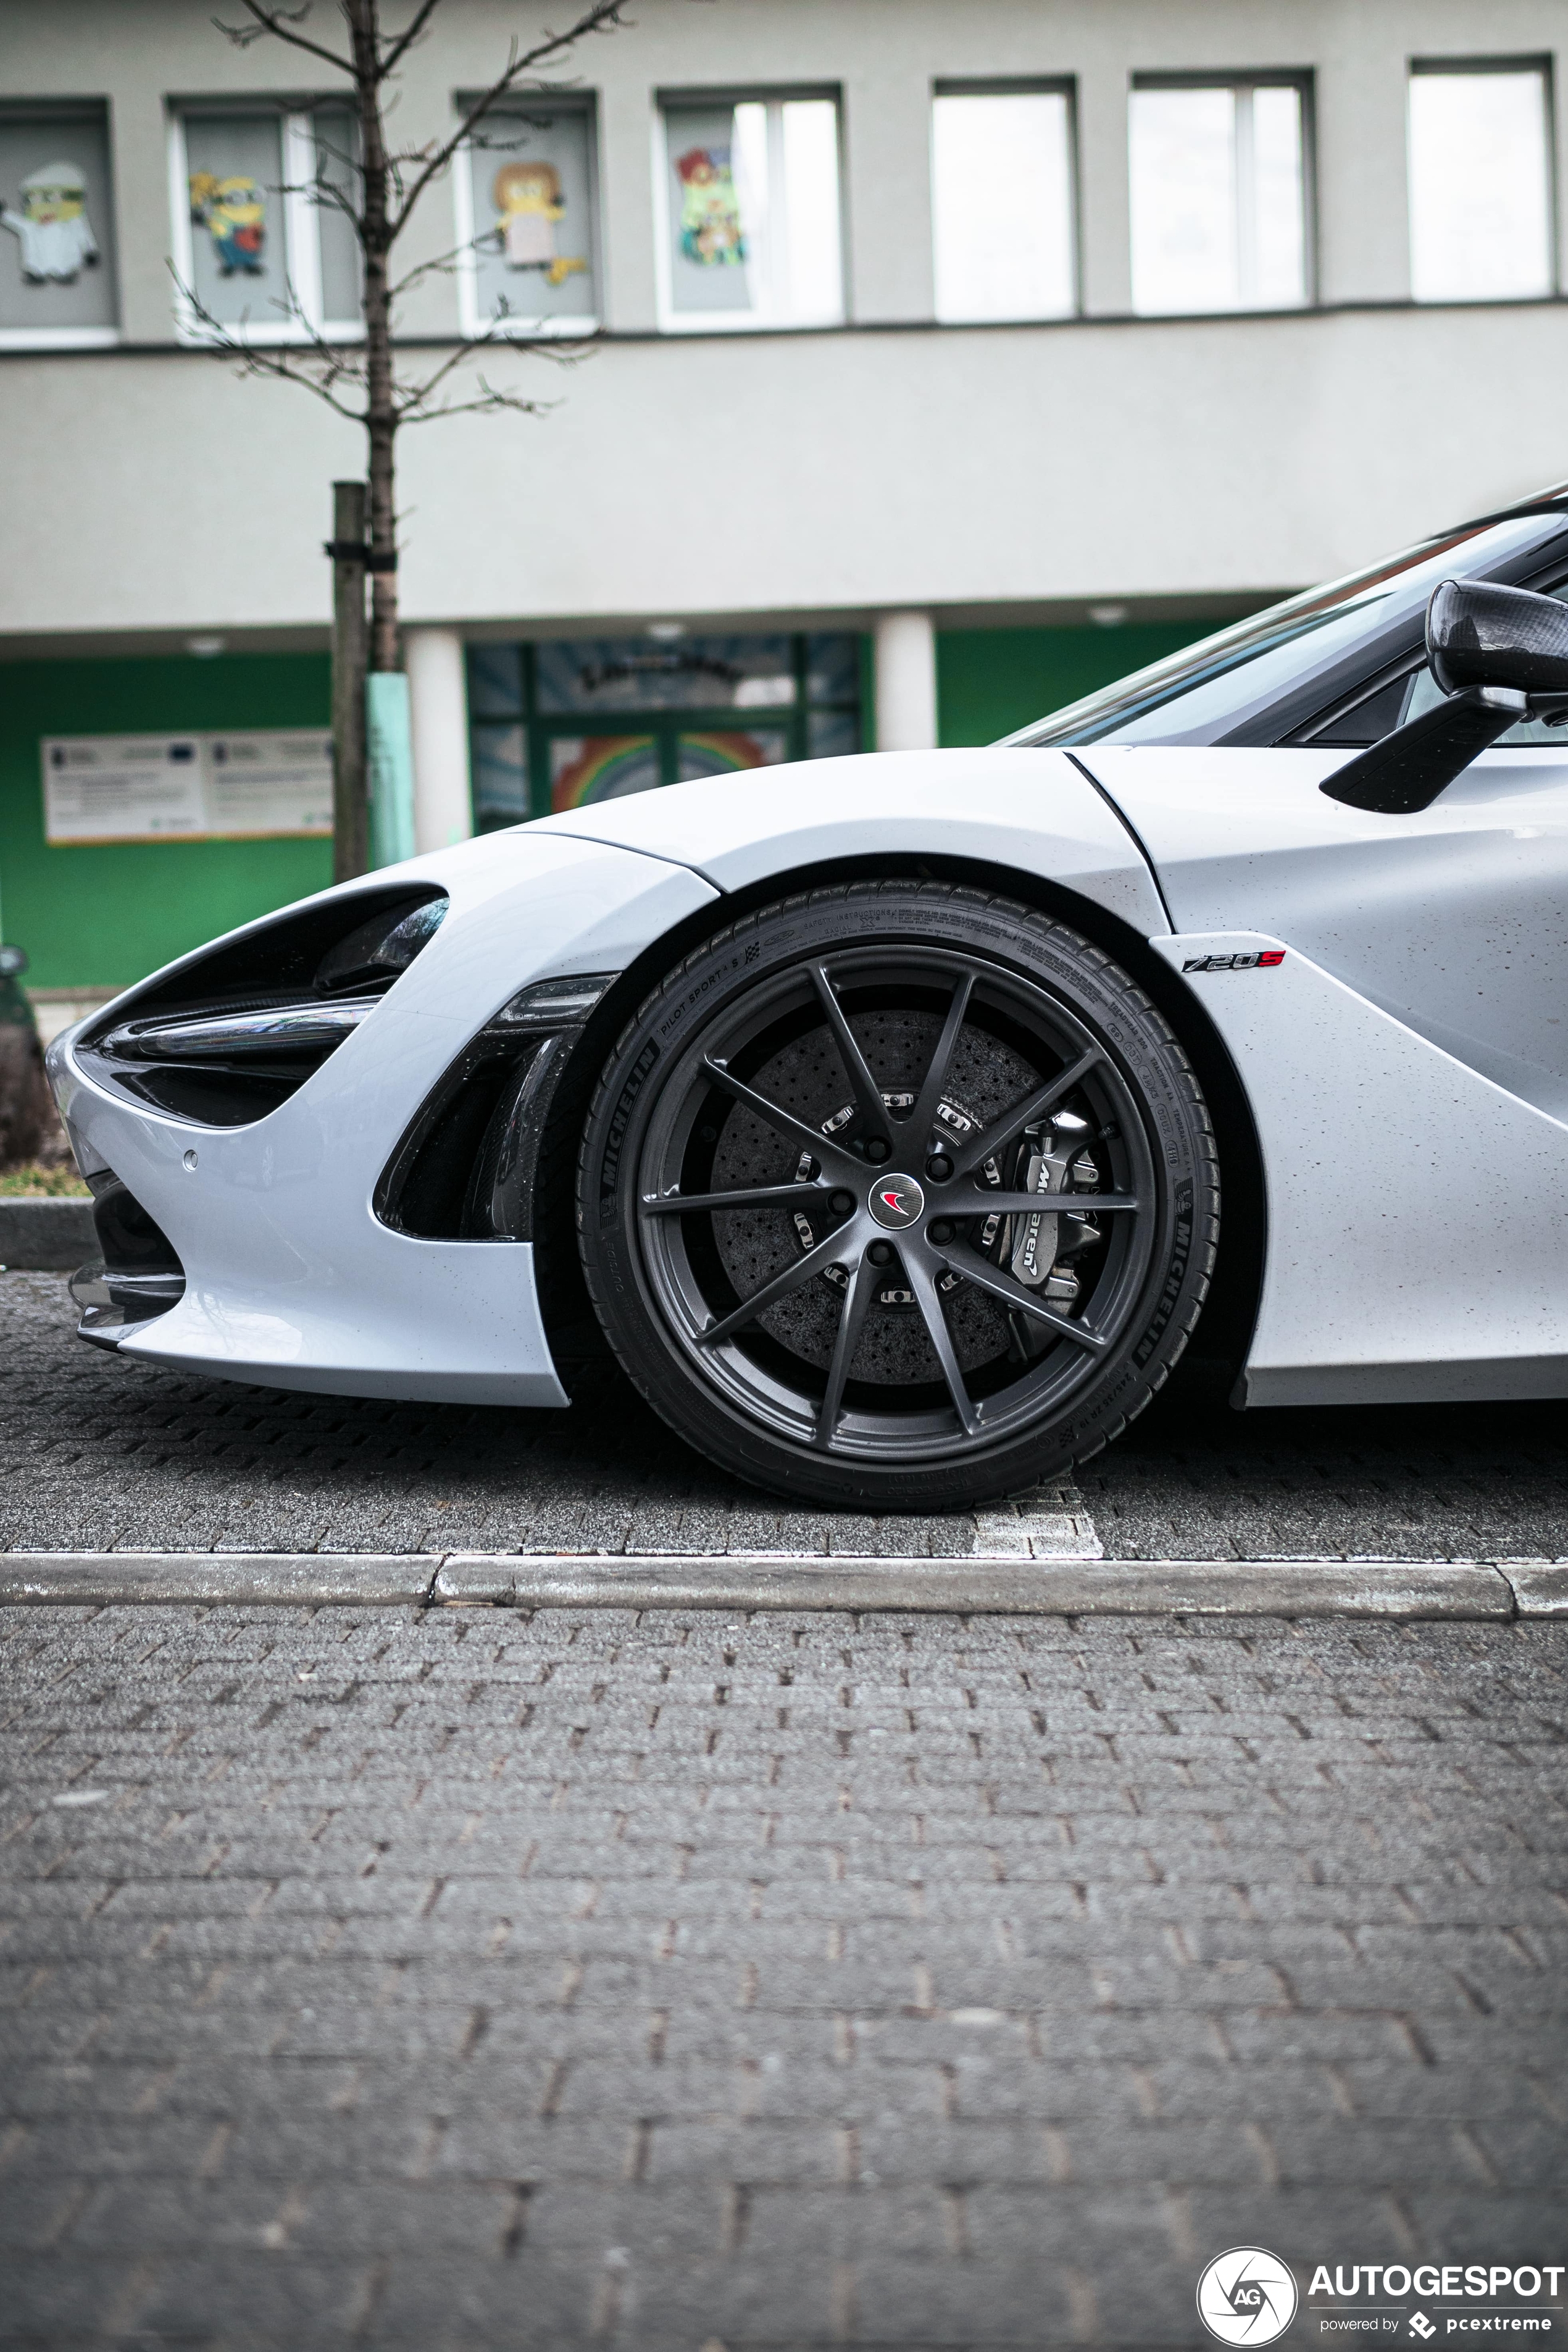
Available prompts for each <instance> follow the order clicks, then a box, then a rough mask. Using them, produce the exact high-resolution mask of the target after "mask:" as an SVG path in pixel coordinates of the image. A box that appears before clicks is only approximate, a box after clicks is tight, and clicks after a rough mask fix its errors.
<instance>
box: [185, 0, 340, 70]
mask: <svg viewBox="0 0 1568 2352" xmlns="http://www.w3.org/2000/svg"><path fill="white" fill-rule="evenodd" d="M240 6H241V7H242V8H246V9H248V10H249V12H250V14H251V16H254V17H255V19H256V22H255V23H254V24H253V25H225V23H224V21H223V18H222V17H221V16H214V18H213V23H214V25H215V26H217V29H218V31H219V32H220V33H222V34H223V35H224V37H225V39H227V40H231V41H232V42H233V43H234V45H235V48H236V49H248V48H249V47H250V45H251V43H252V42H253V41H259V40H260V39H261V37H262V35H263V34H264V33H271V34H272V35H273V37H274V38H275V39H277V40H279V41H287V43H288V45H289V47H290V48H295V49H305V50H307V51H308V53H309V55H310V56H311V57H313V58H323V59H325V61H326V63H327V64H328V65H329V66H336V67H337V68H338V71H339V72H340V73H345V74H347V75H348V76H349V78H350V80H351V79H353V72H354V68H353V66H352V65H351V64H350V60H349V59H348V58H340V57H339V56H338V55H337V53H336V51H335V50H332V49H324V48H323V47H321V44H320V42H319V41H308V40H307V39H306V37H305V36H304V34H303V33H295V32H291V31H290V30H289V26H292V25H301V24H303V23H304V21H305V19H306V17H307V16H308V15H309V14H310V0H304V5H303V6H302V7H299V8H264V7H263V6H262V5H261V0H240Z"/></svg>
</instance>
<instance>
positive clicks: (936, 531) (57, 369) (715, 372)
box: [0, 0, 1568, 646]
mask: <svg viewBox="0 0 1568 2352" xmlns="http://www.w3.org/2000/svg"><path fill="white" fill-rule="evenodd" d="M549 13H550V12H548V11H543V10H542V9H540V8H539V7H537V6H529V5H525V6H524V7H522V8H520V9H519V8H517V7H513V6H505V7H503V6H501V5H498V0H444V5H443V6H442V8H441V9H440V11H439V13H438V15H437V17H436V19H435V28H434V32H433V34H432V36H431V37H430V38H429V40H428V41H427V42H426V43H425V44H424V45H423V47H421V48H420V49H419V51H418V52H417V53H416V57H415V59H414V62H413V66H412V68H411V69H410V71H409V73H408V75H407V77H406V80H405V84H404V89H403V92H402V103H401V106H400V109H399V114H398V121H399V124H400V127H401V130H402V133H403V134H404V135H405V136H407V137H408V138H410V139H415V140H417V139H423V138H427V137H436V136H439V135H440V133H441V131H443V129H444V127H445V126H446V125H447V124H448V123H449V121H450V120H451V104H452V96H453V93H454V92H455V90H457V89H464V88H470V87H473V86H474V85H476V84H477V83H478V82H480V81H481V80H482V79H483V78H484V76H485V74H486V68H492V67H493V65H494V63H495V61H496V60H497V58H498V57H500V56H501V55H502V54H504V50H505V46H506V42H507V37H509V35H510V33H511V32H512V31H513V30H514V29H521V30H525V31H526V30H527V28H528V26H529V25H530V24H531V23H533V22H535V21H536V20H537V19H538V17H540V16H542V15H545V14H549ZM553 13H554V16H556V18H557V19H558V20H559V17H560V16H563V15H564V14H565V13H566V12H565V10H557V11H555V12H553ZM632 13H633V14H634V16H635V17H636V20H637V21H636V26H635V27H634V28H633V29H630V30H627V31H625V32H622V33H619V34H617V35H615V36H614V37H609V38H605V39H601V40H595V41H593V42H591V43H589V44H587V45H586V46H585V48H584V51H583V53H582V56H581V58H580V79H581V82H582V84H583V86H585V87H588V88H591V89H595V90H596V91H597V92H598V94H599V105H600V124H601V204H602V219H603V230H604V249H605V268H604V274H603V284H604V307H605V316H606V320H607V323H608V326H609V328H610V330H611V335H610V338H609V339H608V340H607V341H606V343H605V345H604V347H602V348H601V349H600V350H599V351H598V352H595V353H594V354H593V355H592V356H591V358H590V359H589V360H588V361H587V362H584V363H583V364H582V365H580V366H579V367H576V368H574V369H570V370H568V371H565V372H558V371H557V370H555V369H554V368H553V367H552V366H551V365H550V364H549V362H546V361H541V360H537V359H530V358H528V357H526V356H524V355H521V354H514V355H509V356H507V357H503V358H500V359H487V360H486V366H487V367H488V368H490V370H491V371H492V373H495V374H496V375H497V378H504V380H506V381H509V382H512V381H515V382H517V383H519V384H520V385H521V386H523V387H524V388H526V389H527V390H528V391H529V392H534V393H538V394H540V395H542V396H544V397H546V398H549V399H553V400H555V401H557V402H558V403H559V405H558V406H557V407H556V408H555V410H554V412H553V413H552V415H550V416H549V418H548V419H545V420H542V421H536V420H528V419H524V418H520V417H516V416H510V415H507V416H499V417H492V418H484V419H465V420H463V421H460V422H457V423H455V424H450V425H432V426H429V427H426V428H422V429H421V430H420V431H418V432H415V433H412V434H410V435H409V436H408V437H407V439H406V441H405V444H404V458H403V462H404V475H403V484H404V502H405V505H406V506H407V508H408V509H409V519H408V523H407V533H406V535H407V541H408V556H407V560H406V568H405V573H404V587H405V594H406V600H407V607H408V611H409V614H410V617H411V618H452V619H457V620H460V621H464V622H470V623H485V622H489V621H496V622H499V621H502V620H528V621H539V622H543V623H546V624H550V623H554V624H556V625H560V624H563V623H565V622H567V621H572V620H576V619H580V618H586V617H591V616H594V615H606V616H609V615H626V616H636V615H639V614H653V613H660V612H670V613H683V612H684V613H692V614H706V613H722V612H747V611H757V612H783V611H791V612H794V611H800V612H804V611H808V610H810V611H841V612H845V613H848V612H852V611H862V610H863V611H867V612H869V611H872V610H875V609H881V608H885V607H887V606H889V605H893V606H904V605H909V604H932V605H936V606H937V607H939V608H946V609H949V610H951V609H953V608H956V607H962V608H973V607H981V608H985V609H988V610H991V611H994V613H995V614H996V616H997V617H998V618H1003V617H1007V616H1009V614H1013V613H1017V612H1022V611H1025V610H1028V609H1033V608H1038V607H1040V606H1042V605H1052V604H1061V603H1063V602H1066V603H1068V604H1071V601H1072V600H1074V599H1079V600H1082V599H1089V598H1093V597H1095V596H1105V595H1116V596H1132V597H1139V598H1141V597H1153V598H1159V597H1192V596H1209V595H1222V594H1235V595H1240V594H1243V593H1252V592H1255V591H1259V592H1260V591H1265V590H1267V589H1270V588H1273V587H1277V586H1281V585H1284V584H1288V583H1295V582H1299V581H1302V580H1307V579H1311V578H1312V577H1314V576H1317V575H1319V574H1322V573H1323V572H1332V571H1334V570H1338V569H1343V568H1346V567H1348V566H1350V565H1351V564H1354V563H1355V562H1360V561H1361V560H1363V559H1364V557H1366V556H1368V555H1370V554H1373V553H1375V552H1376V551H1378V550H1379V549H1380V548H1383V547H1385V546H1386V545H1388V544H1390V543H1392V542H1395V541H1399V540H1401V539H1404V538H1406V537H1409V536H1412V535H1414V534H1415V533H1416V532H1417V531H1419V530H1422V529H1425V528H1427V526H1429V525H1431V524H1433V523H1436V522H1438V521H1440V520H1443V519H1445V518H1447V517H1448V516H1451V515H1453V514H1455V513H1462V512H1466V511H1469V510H1472V509H1477V508H1479V507H1484V506H1485V505H1487V504H1489V503H1491V502H1493V501H1496V500H1500V499H1507V498H1509V497H1511V496H1512V495H1515V494H1517V493H1520V492H1521V491H1524V490H1527V489H1529V488H1532V487H1534V486H1536V485H1538V484H1539V483H1540V482H1542V481H1543V480H1546V479H1548V478H1553V477H1555V476H1557V475H1559V474H1568V439H1565V438H1564V436H1563V429H1562V424H1561V413H1562V411H1561V395H1560V391H1559V386H1560V384H1561V383H1562V381H1563V359H1564V357H1565V356H1568V351H1565V341H1564V338H1565V321H1568V306H1561V305H1559V304H1557V303H1545V304H1541V303H1537V304H1521V305H1510V306H1500V307H1497V308H1487V309H1470V310H1463V309H1447V310H1411V309H1409V308H1408V307H1405V304H1406V295H1407V272H1406V222H1405V179H1404V172H1405V164H1404V105H1405V77H1406V63H1407V59H1408V58H1409V57H1410V56H1411V55H1412V54H1416V55H1422V56H1443V55H1456V56H1458V55H1466V54H1475V55H1487V56H1496V55H1500V54H1515V53H1518V54H1525V53H1539V52H1542V51H1548V50H1551V49H1552V47H1553V45H1554V43H1555V42H1556V41H1557V39H1558V38H1559V37H1560V35H1561V28H1562V26H1563V22H1564V19H1563V14H1562V10H1561V8H1560V7H1559V6H1558V5H1556V0H1489V5H1485V6H1482V5H1480V0H1386V5H1379V0H1341V5H1311V0H1202V5H1179V0H1075V5H1061V0H964V5H961V6H955V5H952V0H706V5H699V0H638V5H637V7H636V9H635V10H634V12H632ZM211 14H212V12H211V8H210V5H209V0H49V5H47V6H39V5H37V0H0V54H3V55H4V56H5V86H6V89H7V91H8V92H9V93H11V94H15V95H17V96H37V97H47V96H54V95H57V96H70V97H81V96H105V97H107V98H108V99H109V100H110V107H111V115H112V130H113V145H114V155H115V169H116V194H117V206H118V211H119V215H120V220H119V226H120V251H121V255H122V267H121V289H120V290H121V300H122V313H123V328H124V335H125V341H126V346H127V347H126V348H125V349H123V350H121V351H120V352H108V353H92V354H88V353H82V354H71V355H57V356H45V355H15V354H8V355H5V356H4V357H0V436H3V446H4V447H5V453H6V459H5V475H6V485H7V488H6V497H5V515H4V521H3V522H0V535H3V540H4V545H5V556H6V560H5V562H4V564H3V565H0V635H5V636H6V637H7V638H8V640H9V641H10V642H11V643H12V644H13V646H15V645H16V643H17V642H18V641H20V640H25V639H32V638H35V637H37V636H38V635H46V636H50V637H53V636H56V635H60V634H61V633H70V632H78V631H84V632H85V631H90V632H99V633H102V632H109V633H114V632H130V631H137V630H143V631H149V632H158V631H165V632H167V631H179V630H183V629H187V628H223V629H227V630H236V631H244V630H246V629H247V628H257V629H259V628H271V629H277V628H287V627H292V626H301V625H305V626H312V627H314V626H318V625H321V624H323V623H324V622H325V619H326V614H327V595H326V588H327V583H326V576H325V574H326V567H325V565H324V563H323V562H322V560H321V557H320V553H319V543H320V541H321V540H322V538H323V537H324V536H325V535H326V530H327V509H328V488H327V485H328V484H329V480H330V478H331V477H332V476H333V475H334V474H341V473H350V472H353V471H355V470H357V465H358V447H357V441H356V436H355V434H354V432H353V430H352V428H351V427H350V426H348V425H343V424H340V423H339V422H338V421H336V420H334V419H333V418H332V417H330V416H329V415H328V414H327V413H326V412H325V411H324V410H321V409H319V407H318V406H317V405H316V404H313V403H312V402H311V401H310V400H309V398H308V395H306V394H303V393H300V392H297V391H290V390H287V389H284V388H280V387H277V386H275V385H268V384H265V383H237V382H235V380H234V376H233V373H232V364H231V363H228V362H222V361H215V360H214V359H212V358H210V357H205V356H202V355H197V354H193V353H188V352H180V351H178V350H177V348H175V347H174V344H173V324H172V306H171V299H170V280H169V274H168V270H167V267H166V262H165V256H166V255H167V253H168V251H169V222H168V201H169V200H168V174H167V164H166V152H165V100H166V99H167V98H168V97H170V96H171V95H175V96H184V97H192V96H200V95H207V94H213V93H217V92H226V91H241V90H246V89H254V90H256V91H258V92H261V91H266V92H268V93H274V94H277V93H281V92H284V91H287V90H291V89H309V88H312V87H315V88H319V87H321V86H322V85H321V83H320V82H319V81H318V80H317V79H316V78H315V76H314V74H313V73H310V72H307V71H306V68H307V67H308V60H306V59H302V58H298V57H292V58H291V57H290V55H289V53H287V52H286V51H284V50H283V49H281V48H280V47H277V45H276V44H273V43H270V42H266V41H263V42H258V43H256V44H255V45H254V46H253V47H250V48H249V49H246V50H244V51H240V50H236V49H235V48H234V47H231V46H230V45H229V44H228V43H227V42H225V40H224V38H223V37H222V36H221V35H220V34H219V33H218V32H216V31H215V30H214V28H213V26H212V22H211ZM317 16H318V17H319V29H321V30H322V31H323V32H327V31H328V30H329V27H330V26H331V24H332V21H333V17H334V12H333V11H331V10H330V9H329V8H326V7H322V8H320V9H319V10H318V12H317ZM312 29H315V25H314V21H313V27H312ZM1270 66H1272V67H1291V68H1310V69H1311V70H1312V72H1313V73H1314V75H1315V82H1316V108H1317V181H1318V191H1317V218H1318V237H1319V290H1320V295H1321V297H1322V301H1323V303H1324V304H1325V305H1326V306H1328V310H1327V314H1326V315H1324V314H1317V315H1312V314H1305V315H1302V316H1299V317H1294V318H1274V319H1245V318H1239V319H1236V318H1232V319H1209V320H1187V321H1179V320H1176V321H1159V322H1155V321H1130V320H1126V319H1125V317H1124V313H1125V310H1126V305H1127V299H1128V268H1127V251H1126V245H1127V220H1126V209H1127V208H1126V142H1125V123H1126V91H1127V85H1128V79H1129V77H1130V76H1131V75H1132V74H1133V73H1134V72H1136V71H1139V70H1143V69H1159V68H1163V69H1179V68H1213V69H1216V70H1246V69H1257V68H1266V67H1270ZM1009 74H1052V75H1063V74H1065V75H1071V76H1074V77H1075V78H1076V79H1077V83H1078V90H1079V131H1080V144H1081V193H1082V249H1083V303H1084V309H1085V312H1086V313H1087V315H1086V317H1085V318H1084V319H1083V320H1078V321H1074V322H1071V323H1067V324H1063V325H1059V326H1051V327H1021V328H995V329H956V328H946V329H941V330H936V329H934V328H932V327H931V326H930V325H929V324H928V323H927V322H928V321H929V318H930V311H931V301H932V290H931V272H930V221H929V194H928V168H927V167H928V110H929V95H930V89H931V84H932V82H933V81H934V80H935V79H939V78H947V77H952V78H963V77H965V76H979V75H1009ZM791 81H793V82H800V81H810V82H830V83H834V84H837V85H838V86H839V87H840V88H841V90H842V92H843V99H844V149H845V172H846V182H845V194H846V206H845V209H846V224H847V240H848V248H849V279H848V285H849V307H850V313H851V319H852V325H851V326H850V327H849V328H848V329H846V330H844V331H834V332H831V333H813V334H807V335H790V334H781V335H770V336H761V337H743V336H727V337H726V336H714V337H701V338H684V337H683V338H679V339H670V340H661V339H659V338H658V337H657V336H655V335H654V334H653V332H652V330H653V316H654V297H653V227H652V207H651V196H650V187H651V147H652V127H653V108H654V98H655V93H656V92H657V90H658V89H660V88H661V87H674V86H690V85H692V84H697V85H701V84H705V83H711V84H714V85H723V84H727V83H735V82H756V83H764V84H767V83H779V82H791ZM1564 111H1565V110H1564V109H1563V108H1562V107H1561V106H1560V107H1559V110H1558V113H1559V120H1560V121H1561V119H1562V117H1563V112H1564ZM1564 178H1568V173H1560V180H1562V179H1564ZM419 236H420V243H419V244H418V245H417V246H415V247H412V248H411V255H410V257H411V258H417V257H419V256H420V254H421V253H427V254H430V253H434V252H436V251H439V250H444V249H445V248H446V247H448V246H449V245H450V243H451V241H452V228H451V199H450V194H449V193H448V192H447V191H445V190H441V191H437V192H436V193H435V194H434V196H433V198H432V199H431V201H430V205H429V208H428V210H427V212H426V214H425V215H424V217H423V221H422V223H421V226H420V231H419ZM1347 306H1370V307H1365V308H1356V307H1347ZM454 320H455V294H454V290H453V288H452V286H451V283H450V280H448V279H444V278H433V279H432V280H431V281H430V282H429V283H428V284H427V286H426V287H425V288H424V289H423V291H422V292H421V294H420V296H419V297H418V303H417V308H415V307H413V306H411V310H410V313H409V325H410V327H411V329H416V330H418V331H422V332H424V333H427V334H430V335H434V336H437V337H439V336H441V335H443V334H445V333H447V332H449V331H451V330H452V327H453V323H454Z"/></svg>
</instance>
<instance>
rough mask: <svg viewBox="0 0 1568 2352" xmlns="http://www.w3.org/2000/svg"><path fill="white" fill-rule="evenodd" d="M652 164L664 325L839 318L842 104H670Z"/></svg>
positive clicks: (793, 323) (808, 322)
mask: <svg viewBox="0 0 1568 2352" xmlns="http://www.w3.org/2000/svg"><path fill="white" fill-rule="evenodd" d="M657 168H658V184H659V190H660V203H661V208H662V212H663V215H664V218H663V222H662V225H661V233H660V238H659V259H660V278H661V287H660V293H661V309H662V312H663V323H664V326H665V327H666V328H671V329H675V330H681V329H687V330H689V329H694V328H695V329H703V328H707V329H712V328H727V327H824V326H833V325H836V324H837V323H838V322H839V321H840V320H842V318H843V315H844V297H843V257H842V252H841V239H840V227H839V110H838V102H837V100H834V99H832V98H821V97H815V98H813V97H800V98H755V99H741V100H735V101H731V100H722V99H701V100H698V99H682V100H678V101H677V100H671V101H669V102H668V103H667V104H666V105H665V106H664V110H663V114H662V119H661V125H660V153H659V158H658V167H657Z"/></svg>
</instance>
